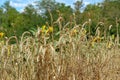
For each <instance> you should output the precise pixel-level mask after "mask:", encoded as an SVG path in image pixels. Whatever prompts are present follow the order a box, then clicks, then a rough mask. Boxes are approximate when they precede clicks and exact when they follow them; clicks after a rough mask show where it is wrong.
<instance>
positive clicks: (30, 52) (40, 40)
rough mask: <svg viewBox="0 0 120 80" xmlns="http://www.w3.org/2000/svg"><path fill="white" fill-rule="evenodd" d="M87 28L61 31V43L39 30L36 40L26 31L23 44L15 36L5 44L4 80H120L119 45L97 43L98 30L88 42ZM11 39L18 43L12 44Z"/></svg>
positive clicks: (0, 70) (0, 77) (0, 63)
mask: <svg viewBox="0 0 120 80" xmlns="http://www.w3.org/2000/svg"><path fill="white" fill-rule="evenodd" d="M58 22H59V21H58ZM59 25H60V22H59ZM85 25H86V22H85V23H84V24H83V25H82V27H80V26H79V25H75V26H74V28H72V29H67V28H65V27H64V29H63V30H62V29H61V28H60V30H61V31H60V38H59V40H58V41H55V40H54V39H52V41H51V40H49V38H48V39H47V37H46V35H45V34H44V35H42V33H41V32H40V30H39V29H38V32H36V35H35V36H34V37H33V36H26V34H30V33H29V32H25V33H23V35H22V37H21V40H20V41H18V40H17V38H16V37H11V38H9V39H8V40H7V41H4V42H1V43H0V80H120V62H119V60H120V54H119V52H120V49H119V48H118V47H117V44H116V43H115V42H114V41H113V44H114V45H113V44H112V45H111V46H110V47H107V46H106V45H107V43H106V40H105V41H96V42H95V41H94V40H93V39H94V38H95V37H96V36H99V33H97V31H96V35H95V36H94V37H93V38H90V39H87V38H86V35H87V34H86V32H85V28H84V26H85ZM97 34H98V35H97ZM11 39H15V40H16V42H17V43H16V44H9V42H10V40H11ZM93 41H94V42H93ZM107 42H112V40H109V39H108V40H107ZM92 44H94V46H93V45H92Z"/></svg>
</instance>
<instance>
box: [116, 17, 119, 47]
mask: <svg viewBox="0 0 120 80" xmlns="http://www.w3.org/2000/svg"><path fill="white" fill-rule="evenodd" d="M118 26H119V24H118V18H116V29H117V48H118V45H119V30H118Z"/></svg>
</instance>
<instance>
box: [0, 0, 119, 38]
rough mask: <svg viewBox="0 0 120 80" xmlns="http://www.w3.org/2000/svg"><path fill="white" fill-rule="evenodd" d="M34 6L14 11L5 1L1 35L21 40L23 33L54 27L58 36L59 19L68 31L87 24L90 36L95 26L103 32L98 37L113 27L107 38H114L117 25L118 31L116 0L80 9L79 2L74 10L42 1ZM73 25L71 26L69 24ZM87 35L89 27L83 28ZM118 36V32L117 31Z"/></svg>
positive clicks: (0, 15) (0, 16)
mask: <svg viewBox="0 0 120 80" xmlns="http://www.w3.org/2000/svg"><path fill="white" fill-rule="evenodd" d="M35 4H36V5H35V6H33V5H32V4H29V5H27V6H26V7H25V9H24V11H23V12H19V11H17V10H16V9H15V8H14V7H12V6H10V2H9V1H6V2H5V3H4V4H3V5H2V6H1V7H0V31H1V32H3V33H5V36H7V37H10V36H17V37H20V36H21V35H22V33H23V32H24V31H31V30H36V29H37V28H38V27H42V26H43V25H49V26H53V27H54V29H55V30H54V32H58V30H59V29H58V27H57V26H58V25H57V24H54V22H56V21H57V19H58V18H59V17H61V18H62V21H61V22H62V26H63V25H65V24H67V23H68V22H69V23H70V25H68V26H67V27H68V28H72V27H73V25H74V24H75V25H78V24H83V23H84V22H85V21H89V24H87V25H86V26H90V27H91V28H90V33H89V34H92V35H94V34H95V30H96V25H97V24H98V22H101V23H103V24H99V26H100V27H102V28H101V29H102V30H104V29H105V31H104V32H103V33H102V34H101V35H103V34H106V35H107V34H108V33H107V32H108V30H109V26H110V25H112V29H111V30H110V34H114V35H117V30H116V24H118V30H120V26H119V23H120V19H119V17H120V6H119V4H120V1H119V0H104V1H103V2H102V3H97V4H89V5H87V6H86V7H83V6H84V4H83V2H82V1H76V2H75V3H73V5H74V8H71V6H66V5H65V3H58V2H56V1H55V0H42V1H37V2H35ZM72 22H73V23H72ZM86 30H87V31H88V27H86ZM118 33H119V34H120V31H118Z"/></svg>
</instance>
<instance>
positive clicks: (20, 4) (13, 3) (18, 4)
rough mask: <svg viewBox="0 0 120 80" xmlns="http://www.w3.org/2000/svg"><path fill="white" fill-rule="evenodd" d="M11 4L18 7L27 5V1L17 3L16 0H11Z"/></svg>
mask: <svg viewBox="0 0 120 80" xmlns="http://www.w3.org/2000/svg"><path fill="white" fill-rule="evenodd" d="M10 5H11V6H13V7H16V8H18V7H25V6H26V5H27V4H26V3H16V2H13V1H10Z"/></svg>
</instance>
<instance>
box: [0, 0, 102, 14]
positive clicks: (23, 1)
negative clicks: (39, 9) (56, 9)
mask: <svg viewBox="0 0 120 80" xmlns="http://www.w3.org/2000/svg"><path fill="white" fill-rule="evenodd" d="M5 1H8V0H0V6H1V5H3V4H4V2H5ZM9 1H10V5H11V6H13V7H15V8H16V9H17V10H18V11H20V12H21V11H23V9H24V7H25V6H27V5H28V4H33V5H35V4H34V2H35V1H40V0H9ZM56 1H57V2H61V3H65V4H66V5H71V6H72V7H73V3H74V2H75V1H77V0H56ZM102 1H103V0H83V4H84V5H87V4H96V3H98V2H102Z"/></svg>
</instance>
